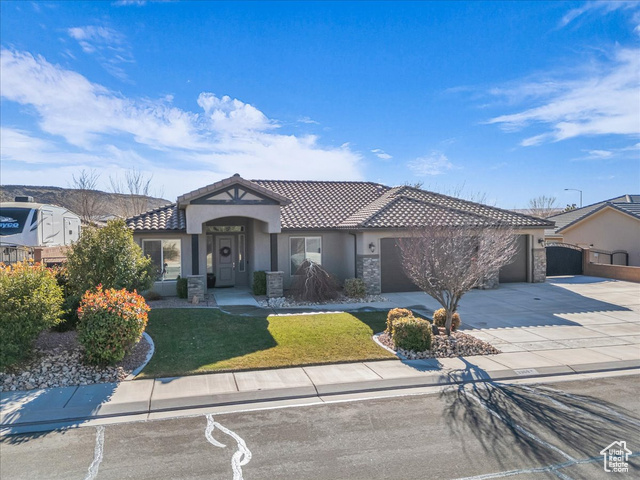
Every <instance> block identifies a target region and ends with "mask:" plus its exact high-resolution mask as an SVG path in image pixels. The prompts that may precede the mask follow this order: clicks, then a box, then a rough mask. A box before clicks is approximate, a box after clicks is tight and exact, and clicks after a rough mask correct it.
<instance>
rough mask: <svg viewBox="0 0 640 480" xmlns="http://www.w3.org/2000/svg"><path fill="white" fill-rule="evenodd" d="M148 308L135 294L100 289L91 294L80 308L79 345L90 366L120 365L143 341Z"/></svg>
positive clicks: (84, 297)
mask: <svg viewBox="0 0 640 480" xmlns="http://www.w3.org/2000/svg"><path fill="white" fill-rule="evenodd" d="M149 310H150V309H149V306H148V305H147V304H146V303H145V301H144V298H142V297H141V296H140V295H138V294H137V293H135V292H133V293H132V292H128V291H127V290H125V289H122V290H115V289H113V288H111V289H107V290H103V289H102V286H101V285H99V286H98V287H97V288H96V289H95V290H94V291H88V292H87V293H85V294H84V296H83V297H82V300H81V301H80V307H79V308H78V318H79V319H80V321H79V323H78V341H79V342H80V344H81V345H82V346H83V347H84V350H85V357H86V359H87V361H88V362H89V363H93V364H96V365H106V364H113V363H116V362H119V361H120V360H122V359H123V358H124V356H125V355H126V354H127V353H128V352H129V351H130V350H131V349H132V348H133V346H134V345H135V344H136V343H137V342H138V341H139V340H140V337H142V333H143V332H144V329H145V327H146V326H147V319H148V317H147V312H148V311H149Z"/></svg>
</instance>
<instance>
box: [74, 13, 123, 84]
mask: <svg viewBox="0 0 640 480" xmlns="http://www.w3.org/2000/svg"><path fill="white" fill-rule="evenodd" d="M67 33H68V34H69V36H70V37H71V38H73V39H74V40H76V41H77V42H78V44H79V45H80V48H82V51H83V52H84V53H86V54H89V55H95V56H96V59H97V60H98V62H99V63H100V65H102V67H103V68H104V69H105V70H107V72H109V73H110V74H111V75H113V76H114V77H116V78H119V79H120V80H123V81H128V76H127V74H126V72H125V70H124V68H122V65H123V64H126V63H134V58H133V54H132V52H131V48H130V47H129V46H128V45H127V43H126V39H125V37H124V35H122V34H121V33H119V32H117V31H116V30H114V29H112V28H109V27H104V26H100V25H86V26H82V27H72V28H68V29H67Z"/></svg>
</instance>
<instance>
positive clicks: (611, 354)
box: [385, 276, 640, 362]
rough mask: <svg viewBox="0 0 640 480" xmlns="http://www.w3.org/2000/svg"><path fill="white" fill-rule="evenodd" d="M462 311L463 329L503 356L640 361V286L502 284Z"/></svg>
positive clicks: (396, 298) (583, 280) (566, 280)
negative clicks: (531, 353) (520, 354)
mask: <svg viewBox="0 0 640 480" xmlns="http://www.w3.org/2000/svg"><path fill="white" fill-rule="evenodd" d="M385 295H386V296H387V297H388V298H389V300H391V301H392V302H393V303H395V304H396V305H403V306H410V305H413V306H425V307H426V308H427V309H431V310H435V309H437V308H439V307H440V306H439V304H438V303H437V302H436V301H435V300H433V299H432V298H430V297H428V296H427V295H426V294H424V293H393V294H385ZM459 312H460V316H461V318H462V324H463V327H462V328H464V329H465V330H468V333H471V334H473V335H474V336H476V337H478V338H481V339H483V340H486V341H488V342H489V343H491V344H492V345H494V346H496V347H497V348H499V349H500V350H502V352H504V353H505V354H508V353H513V352H536V353H537V354H538V355H541V356H543V357H545V358H547V359H549V360H562V361H566V360H567V356H580V357H581V358H584V356H585V355H586V356H588V357H589V358H590V359H592V360H593V362H607V361H614V360H638V359H640V284H637V283H631V282H623V281H617V280H610V279H605V278H597V277H586V276H573V277H551V278H549V279H547V282H546V283H538V284H531V283H512V284H503V285H500V287H499V288H498V289H496V290H473V291H471V292H469V293H467V294H466V295H465V296H464V297H463V298H462V301H461V302H460V308H459ZM507 356H508V355H507Z"/></svg>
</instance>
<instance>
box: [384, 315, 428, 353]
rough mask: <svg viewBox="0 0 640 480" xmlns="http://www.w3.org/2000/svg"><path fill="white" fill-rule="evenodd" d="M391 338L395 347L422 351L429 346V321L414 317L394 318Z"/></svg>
mask: <svg viewBox="0 0 640 480" xmlns="http://www.w3.org/2000/svg"><path fill="white" fill-rule="evenodd" d="M391 338H392V339H393V345H394V346H395V348H396V349H398V348H402V349H404V350H413V351H414V352H424V351H426V350H429V349H430V348H431V323H430V322H429V321H427V320H424V319H422V318H416V317H404V318H399V319H396V320H394V322H393V332H392V334H391Z"/></svg>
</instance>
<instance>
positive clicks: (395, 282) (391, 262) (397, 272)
mask: <svg viewBox="0 0 640 480" xmlns="http://www.w3.org/2000/svg"><path fill="white" fill-rule="evenodd" d="M380 274H381V283H382V284H381V288H382V292H383V293H384V292H416V291H419V290H420V289H419V288H418V287H416V286H415V284H414V283H413V282H412V281H411V280H409V278H408V277H407V276H406V275H405V274H404V271H403V270H402V256H401V254H400V248H399V247H398V245H397V239H396V238H383V239H381V240H380Z"/></svg>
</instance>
